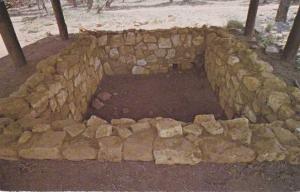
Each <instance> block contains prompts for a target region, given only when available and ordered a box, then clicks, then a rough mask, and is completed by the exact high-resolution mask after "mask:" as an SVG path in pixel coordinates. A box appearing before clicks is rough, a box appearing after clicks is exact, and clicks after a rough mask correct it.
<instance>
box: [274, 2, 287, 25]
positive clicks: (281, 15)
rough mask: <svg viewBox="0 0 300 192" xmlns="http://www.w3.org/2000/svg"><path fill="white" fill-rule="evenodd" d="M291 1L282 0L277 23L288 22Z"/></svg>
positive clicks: (276, 19)
mask: <svg viewBox="0 0 300 192" xmlns="http://www.w3.org/2000/svg"><path fill="white" fill-rule="evenodd" d="M290 5H291V0H280V4H279V7H278V10H277V14H276V18H275V21H276V22H286V19H287V14H288V11H289V7H290Z"/></svg>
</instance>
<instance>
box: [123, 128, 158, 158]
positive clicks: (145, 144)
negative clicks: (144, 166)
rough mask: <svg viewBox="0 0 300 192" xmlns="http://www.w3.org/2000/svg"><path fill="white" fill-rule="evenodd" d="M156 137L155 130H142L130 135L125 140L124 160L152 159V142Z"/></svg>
mask: <svg viewBox="0 0 300 192" xmlns="http://www.w3.org/2000/svg"><path fill="white" fill-rule="evenodd" d="M154 137H155V135H154V132H153V130H147V131H142V132H138V133H134V134H132V135H131V136H129V137H128V138H127V139H126V140H125V142H124V147H123V157H124V160H129V161H152V160H153V154H152V143H153V141H154Z"/></svg>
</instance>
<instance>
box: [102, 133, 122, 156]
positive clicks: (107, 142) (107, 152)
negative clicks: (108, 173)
mask: <svg viewBox="0 0 300 192" xmlns="http://www.w3.org/2000/svg"><path fill="white" fill-rule="evenodd" d="M122 149H123V141H122V139H121V138H120V137H117V136H110V137H103V138H101V139H99V152H98V160H99V161H112V162H121V161H122Z"/></svg>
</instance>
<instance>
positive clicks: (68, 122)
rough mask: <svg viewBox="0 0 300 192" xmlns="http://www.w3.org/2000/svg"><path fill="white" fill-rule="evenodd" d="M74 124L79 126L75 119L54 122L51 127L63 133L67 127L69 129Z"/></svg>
mask: <svg viewBox="0 0 300 192" xmlns="http://www.w3.org/2000/svg"><path fill="white" fill-rule="evenodd" d="M74 124H77V122H76V121H74V120H73V119H64V120H57V121H53V122H52V123H51V127H52V129H53V130H56V131H62V130H63V129H64V128H65V127H68V126H70V125H74Z"/></svg>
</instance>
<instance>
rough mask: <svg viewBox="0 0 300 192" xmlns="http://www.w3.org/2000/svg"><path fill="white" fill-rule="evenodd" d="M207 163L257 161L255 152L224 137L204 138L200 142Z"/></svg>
mask: <svg viewBox="0 0 300 192" xmlns="http://www.w3.org/2000/svg"><path fill="white" fill-rule="evenodd" d="M198 145H199V147H200V149H201V150H202V153H203V156H204V158H205V160H206V161H208V162H214V163H245V162H252V161H254V160H255V157H256V155H255V152H254V151H253V150H252V149H250V148H248V147H245V146H242V145H237V144H236V143H234V142H232V141H228V140H225V139H223V138H222V137H218V136H215V137H211V136H210V137H204V138H200V139H199V140H198Z"/></svg>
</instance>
